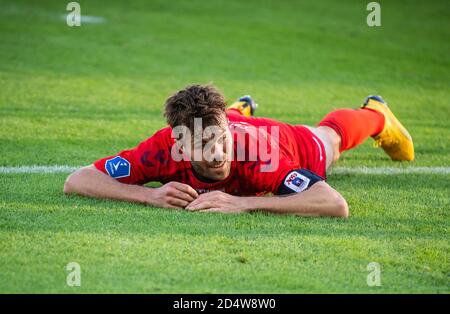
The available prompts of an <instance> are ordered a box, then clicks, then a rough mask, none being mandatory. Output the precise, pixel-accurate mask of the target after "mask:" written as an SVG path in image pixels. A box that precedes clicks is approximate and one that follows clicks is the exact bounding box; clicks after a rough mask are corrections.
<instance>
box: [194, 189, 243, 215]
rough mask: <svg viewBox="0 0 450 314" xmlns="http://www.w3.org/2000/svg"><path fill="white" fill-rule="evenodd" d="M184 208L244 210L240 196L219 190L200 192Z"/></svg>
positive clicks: (226, 210)
mask: <svg viewBox="0 0 450 314" xmlns="http://www.w3.org/2000/svg"><path fill="white" fill-rule="evenodd" d="M186 210H190V211H200V212H222V213H241V212H245V211H246V209H245V208H244V206H243V202H242V200H241V198H240V197H238V196H233V195H230V194H227V193H224V192H221V191H214V192H209V193H205V194H200V196H199V197H197V199H196V200H195V201H193V202H192V203H190V204H189V205H188V206H186Z"/></svg>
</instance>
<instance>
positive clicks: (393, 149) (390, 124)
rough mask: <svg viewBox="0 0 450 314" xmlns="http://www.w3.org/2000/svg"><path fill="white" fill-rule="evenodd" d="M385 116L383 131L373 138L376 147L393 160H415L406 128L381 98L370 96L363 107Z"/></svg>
mask: <svg viewBox="0 0 450 314" xmlns="http://www.w3.org/2000/svg"><path fill="white" fill-rule="evenodd" d="M361 107H362V108H368V109H372V110H376V111H378V112H381V113H382V114H383V115H384V118H385V119H384V120H385V122H384V128H383V130H382V131H381V132H380V133H379V134H377V135H376V136H374V137H373V139H374V140H375V147H381V148H383V149H384V151H385V152H386V154H388V155H389V157H391V159H392V160H408V161H411V160H414V144H413V140H412V138H411V135H409V132H408V131H407V130H406V128H405V127H404V126H403V125H402V124H401V123H400V121H399V120H398V119H397V118H396V117H395V116H394V114H393V113H392V111H391V110H390V109H389V107H388V106H387V104H386V102H385V101H384V100H383V98H381V97H380V96H368V97H367V98H366V100H365V102H364V104H363V105H362V106H361Z"/></svg>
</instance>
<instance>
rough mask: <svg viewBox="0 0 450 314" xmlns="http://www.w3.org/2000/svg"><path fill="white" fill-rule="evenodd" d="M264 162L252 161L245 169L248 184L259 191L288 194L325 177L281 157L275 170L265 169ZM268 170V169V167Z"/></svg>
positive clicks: (300, 190)
mask: <svg viewBox="0 0 450 314" xmlns="http://www.w3.org/2000/svg"><path fill="white" fill-rule="evenodd" d="M263 170H264V163H263V162H260V161H259V162H258V161H256V162H250V163H249V164H248V165H247V166H246V167H245V170H244V176H245V179H246V184H248V185H249V186H250V187H251V188H252V190H254V191H255V192H258V193H268V192H270V193H272V194H275V195H286V194H292V193H300V192H303V191H305V190H307V189H308V188H310V187H311V186H312V185H314V184H315V183H317V182H319V181H323V180H324V178H322V177H320V176H319V175H317V174H315V173H314V172H312V171H310V170H307V169H301V168H300V169H299V168H298V167H296V166H294V165H293V164H292V163H290V162H289V161H286V160H283V159H281V160H280V161H279V164H278V167H277V168H274V169H273V171H263ZM266 170H267V169H266Z"/></svg>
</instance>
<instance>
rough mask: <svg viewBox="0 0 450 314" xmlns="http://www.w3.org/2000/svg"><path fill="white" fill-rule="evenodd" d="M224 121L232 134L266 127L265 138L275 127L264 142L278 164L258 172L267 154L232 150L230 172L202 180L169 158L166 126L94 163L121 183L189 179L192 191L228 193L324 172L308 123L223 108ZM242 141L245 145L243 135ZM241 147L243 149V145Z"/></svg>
mask: <svg viewBox="0 0 450 314" xmlns="http://www.w3.org/2000/svg"><path fill="white" fill-rule="evenodd" d="M228 120H229V126H230V129H232V130H233V134H235V135H236V134H240V133H241V132H244V133H245V131H246V128H249V127H250V128H251V127H257V128H258V127H266V130H267V132H266V133H265V134H266V136H267V137H268V138H269V139H271V138H273V137H274V134H272V133H273V131H272V130H273V127H274V126H277V127H278V130H279V131H278V138H279V140H278V141H274V140H269V141H268V143H270V144H269V146H270V147H269V148H268V149H267V150H266V151H268V152H270V149H271V148H272V149H279V162H278V167H276V168H275V167H273V169H272V170H273V171H267V169H266V172H264V171H262V170H263V167H267V165H268V161H267V156H265V157H264V158H262V156H260V155H259V153H258V156H257V157H256V158H247V157H248V156H249V155H248V154H247V155H246V156H247V157H246V158H247V159H251V160H247V159H246V160H243V161H242V158H239V159H238V158H237V157H236V155H235V158H233V161H232V162H231V172H230V175H229V176H228V177H227V178H226V179H224V180H222V181H218V182H213V183H211V182H203V181H201V180H200V179H199V178H198V176H196V175H195V173H194V170H193V168H192V165H191V163H190V162H189V161H185V160H181V161H175V160H173V158H172V156H171V150H172V146H173V145H174V143H175V141H174V139H173V138H172V130H171V128H170V127H166V128H163V129H161V130H159V131H158V132H156V133H155V134H154V135H153V136H151V137H150V138H148V139H147V140H145V141H143V142H142V143H140V144H139V145H138V146H137V147H135V148H132V149H129V150H124V151H121V152H120V153H118V154H116V155H112V156H109V157H105V158H102V159H100V160H97V161H96V162H94V166H95V167H96V168H97V169H98V170H100V171H102V172H104V173H106V174H108V175H110V176H111V177H113V178H115V179H116V180H118V181H120V182H122V183H128V184H144V183H147V182H151V181H158V182H161V183H167V182H170V181H177V182H181V183H185V184H189V185H190V186H192V187H193V188H194V189H195V190H196V191H197V192H198V193H205V192H209V191H214V190H221V191H224V192H226V193H230V194H234V195H260V194H264V193H269V192H271V193H274V194H277V191H278V189H279V187H280V185H281V183H282V182H283V180H285V178H286V176H287V175H288V173H290V172H291V171H293V170H297V169H301V168H303V169H308V170H310V171H312V172H314V173H315V174H317V175H319V176H322V177H325V159H326V157H325V150H324V146H323V143H322V142H321V140H320V139H319V138H318V137H316V136H315V135H314V134H313V133H312V132H311V131H310V130H309V129H308V128H306V127H304V126H301V125H290V124H287V123H282V122H279V121H276V120H272V119H268V118H254V117H251V118H248V117H244V116H242V115H239V114H236V113H233V112H232V111H229V112H228ZM235 139H236V137H235ZM246 143H247V144H248V140H247V142H246ZM274 143H276V144H274ZM237 145H242V144H236V143H235V145H234V150H235V151H236V150H237V147H238V146H237ZM273 145H276V146H273ZM245 146H250V145H245ZM274 147H276V148H274ZM244 149H245V150H247V149H248V147H244ZM252 156H253V155H252ZM255 159H256V160H255ZM272 165H276V163H274V164H272Z"/></svg>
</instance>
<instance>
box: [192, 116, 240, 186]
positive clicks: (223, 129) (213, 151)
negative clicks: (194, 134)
mask: <svg viewBox="0 0 450 314" xmlns="http://www.w3.org/2000/svg"><path fill="white" fill-rule="evenodd" d="M205 133H206V134H203V138H202V139H201V141H195V140H194V145H193V146H194V147H193V151H194V155H195V154H196V153H197V156H201V160H197V159H196V158H191V164H192V167H193V168H194V170H195V172H196V173H197V174H199V175H200V176H202V177H205V178H207V179H211V180H215V181H220V180H223V179H225V178H226V177H228V175H229V174H230V169H231V157H230V156H231V147H232V136H231V132H230V130H229V128H228V124H226V123H224V125H222V126H220V127H217V128H215V131H213V132H207V131H205ZM196 143H197V144H196ZM200 151H201V152H200Z"/></svg>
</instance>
